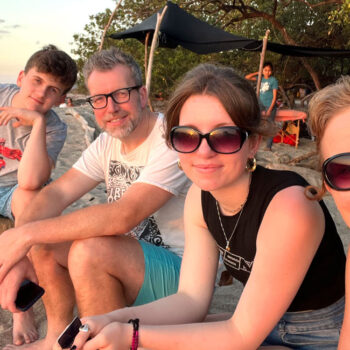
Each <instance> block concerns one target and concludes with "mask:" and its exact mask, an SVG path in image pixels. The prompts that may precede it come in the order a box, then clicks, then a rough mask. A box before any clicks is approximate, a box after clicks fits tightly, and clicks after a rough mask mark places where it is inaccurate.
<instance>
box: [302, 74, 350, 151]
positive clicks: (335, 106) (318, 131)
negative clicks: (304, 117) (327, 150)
mask: <svg viewBox="0 0 350 350" xmlns="http://www.w3.org/2000/svg"><path fill="white" fill-rule="evenodd" d="M348 107H350V76H348V75H346V76H342V77H340V78H339V79H338V80H337V82H336V83H335V84H332V85H328V86H326V87H325V88H324V89H322V90H320V91H318V92H317V93H316V94H315V95H314V96H313V97H312V99H311V100H310V103H309V119H308V126H309V129H310V131H311V133H312V134H313V135H314V136H315V138H316V145H317V149H318V150H320V143H321V140H322V137H323V134H324V131H325V129H326V126H327V123H328V121H329V120H330V119H331V118H332V117H333V116H334V115H335V114H337V113H339V112H340V111H341V110H343V109H344V108H348Z"/></svg>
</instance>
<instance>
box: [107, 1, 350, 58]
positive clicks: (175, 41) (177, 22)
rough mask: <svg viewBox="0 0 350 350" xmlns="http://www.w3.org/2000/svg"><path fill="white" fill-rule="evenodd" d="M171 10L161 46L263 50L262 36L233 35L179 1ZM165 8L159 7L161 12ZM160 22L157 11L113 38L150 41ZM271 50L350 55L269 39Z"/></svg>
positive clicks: (165, 20)
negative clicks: (212, 24)
mask: <svg viewBox="0 0 350 350" xmlns="http://www.w3.org/2000/svg"><path fill="white" fill-rule="evenodd" d="M167 6H168V8H167V11H166V12H165V15H164V18H163V21H162V23H161V25H160V30H159V31H160V33H159V46H160V47H168V48H176V47H177V46H178V45H181V46H182V47H184V48H186V49H188V50H190V51H193V52H195V53H198V54H208V53H212V52H220V51H228V50H233V49H243V50H249V51H260V50H261V47H262V41H261V40H253V39H248V38H244V37H241V36H237V35H233V34H231V33H228V32H226V31H224V30H222V29H220V28H217V27H213V26H211V25H210V24H208V23H206V22H203V21H201V20H199V19H198V18H196V17H194V16H192V15H190V14H189V13H187V12H186V11H184V10H182V9H181V8H180V7H179V6H178V5H176V4H174V3H172V2H171V1H168V2H167ZM162 11H163V8H162V9H160V10H159V11H158V13H161V12H162ZM156 23H157V13H154V14H153V15H152V16H150V17H148V18H147V19H145V20H144V21H143V22H141V23H140V24H137V25H136V26H134V27H132V28H129V29H127V30H125V31H123V32H120V33H114V34H112V35H111V36H110V37H111V38H113V39H127V38H135V39H137V40H139V41H141V42H143V43H145V38H146V34H147V33H150V39H149V43H151V42H152V37H153V33H154V30H155V27H156ZM267 50H270V51H273V52H276V53H279V54H282V55H288V56H300V57H320V56H333V57H350V50H333V49H329V48H312V47H302V46H293V45H282V44H277V43H273V42H268V43H267Z"/></svg>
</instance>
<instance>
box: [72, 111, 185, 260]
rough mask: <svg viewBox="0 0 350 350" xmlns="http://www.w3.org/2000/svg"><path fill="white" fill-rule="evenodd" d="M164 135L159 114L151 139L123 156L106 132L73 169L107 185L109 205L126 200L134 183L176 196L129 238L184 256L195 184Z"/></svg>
mask: <svg viewBox="0 0 350 350" xmlns="http://www.w3.org/2000/svg"><path fill="white" fill-rule="evenodd" d="M163 135H164V132H163V115H161V114H159V116H158V119H157V121H156V123H155V125H154V128H153V130H152V132H151V133H150V135H149V136H148V138H147V139H146V140H145V141H144V142H143V143H142V144H141V145H139V146H138V147H137V148H136V149H135V150H133V151H132V152H130V153H128V154H123V153H122V144H121V142H120V140H118V139H117V138H114V137H111V136H110V135H108V134H107V133H106V132H104V133H102V134H100V136H99V137H98V138H97V139H96V140H95V141H94V142H93V143H92V144H91V145H90V146H89V147H88V148H87V149H86V150H85V151H84V152H83V154H82V156H81V157H80V159H79V160H78V161H77V162H76V163H75V164H74V165H73V167H74V168H75V169H77V170H79V171H80V172H82V173H83V174H85V175H86V176H89V177H90V178H92V179H93V180H95V181H99V182H102V181H105V183H106V187H107V200H108V203H110V202H113V201H116V200H118V199H119V198H120V197H122V195H123V194H124V192H125V191H127V189H128V188H129V186H130V185H131V184H132V183H134V182H135V183H136V182H141V183H147V184H151V185H154V186H157V187H160V188H162V189H163V190H165V191H168V192H170V193H172V194H173V195H174V196H172V197H171V198H170V199H169V200H168V201H167V202H166V203H165V204H164V205H163V206H162V207H161V208H160V209H159V210H158V211H157V212H155V213H154V214H153V215H152V216H151V217H149V218H147V219H145V220H144V221H143V222H141V223H140V224H139V225H138V226H137V227H135V228H134V229H133V230H132V231H131V232H129V233H128V234H129V235H132V236H133V237H136V238H138V239H142V240H145V241H147V242H150V243H152V244H155V245H157V246H162V247H164V248H168V249H169V250H171V251H173V252H174V253H175V254H177V255H180V256H182V254H183V249H184V228H183V208H184V200H185V196H186V193H187V190H188V188H189V186H190V185H191V182H190V180H188V178H187V177H186V175H185V174H184V173H183V172H182V171H181V170H179V168H178V166H177V160H178V157H177V154H176V152H175V151H173V150H171V149H169V148H168V146H167V145H166V142H165V139H164V136H163ZM116 220H118V216H117V213H116Z"/></svg>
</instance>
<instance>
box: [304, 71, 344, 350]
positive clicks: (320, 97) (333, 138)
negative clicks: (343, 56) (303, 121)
mask: <svg viewBox="0 0 350 350" xmlns="http://www.w3.org/2000/svg"><path fill="white" fill-rule="evenodd" d="M309 126H310V129H311V131H312V133H313V135H315V137H316V143H317V148H318V150H319V152H320V157H321V160H322V162H323V165H322V174H323V179H324V182H323V190H322V192H324V191H325V190H327V191H328V192H329V193H330V194H331V195H332V196H333V198H334V201H335V203H336V205H337V207H338V209H339V211H340V213H341V215H342V217H343V219H344V221H345V223H346V224H347V225H348V226H349V227H350V77H349V76H344V77H342V78H341V79H339V80H338V81H337V83H336V84H333V85H329V86H327V87H326V88H324V89H322V90H321V91H319V92H317V93H316V94H315V95H314V97H313V98H312V99H311V101H310V106H309ZM346 290H347V293H346V308H345V317H344V324H343V328H342V332H341V337H340V342H339V349H341V350H348V349H350V305H349V303H350V262H349V259H347V267H346Z"/></svg>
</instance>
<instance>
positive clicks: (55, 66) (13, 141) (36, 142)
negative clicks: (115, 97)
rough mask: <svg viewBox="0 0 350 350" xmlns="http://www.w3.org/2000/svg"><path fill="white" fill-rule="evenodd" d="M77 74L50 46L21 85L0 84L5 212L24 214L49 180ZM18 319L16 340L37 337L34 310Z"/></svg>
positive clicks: (34, 59)
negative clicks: (58, 109) (63, 107)
mask: <svg viewBox="0 0 350 350" xmlns="http://www.w3.org/2000/svg"><path fill="white" fill-rule="evenodd" d="M76 77H77V67H76V64H75V62H74V61H73V60H72V58H71V57H69V56H68V55H67V54H66V53H65V52H63V51H60V50H58V49H57V48H56V47H55V46H53V45H49V46H47V47H44V48H43V49H42V50H40V51H38V52H36V53H34V54H33V55H32V56H31V57H30V58H29V60H28V62H27V64H26V66H25V68H24V71H21V72H20V73H19V75H18V78H17V85H15V84H0V215H2V216H4V217H7V218H10V219H11V220H14V218H17V217H19V216H20V215H21V212H22V210H23V209H24V208H26V207H27V206H28V205H29V203H30V202H31V201H32V200H33V198H34V196H35V195H36V194H37V193H38V191H39V189H40V188H41V187H42V186H43V185H44V184H45V183H46V182H47V181H48V180H49V178H50V174H51V170H52V168H53V167H54V165H55V162H56V159H57V156H58V154H59V152H60V151H61V149H62V147H63V144H64V141H65V138H66V134H67V128H66V125H65V124H64V123H63V122H62V121H61V120H60V119H59V117H58V116H57V114H56V113H55V112H54V111H53V110H51V108H52V107H53V106H58V105H59V104H60V103H62V101H64V99H65V96H66V93H67V92H68V91H69V90H70V89H71V87H72V86H73V84H74V83H75V81H76ZM15 225H16V226H17V222H16V221H15ZM29 277H31V278H32V279H35V276H34V275H30V276H29ZM13 319H14V325H13V343H14V344H16V345H20V344H23V343H24V342H25V343H29V342H32V341H34V340H36V339H37V337H38V334H37V331H36V329H35V326H34V318H33V313H32V311H28V312H24V313H22V312H21V313H14V315H13Z"/></svg>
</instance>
